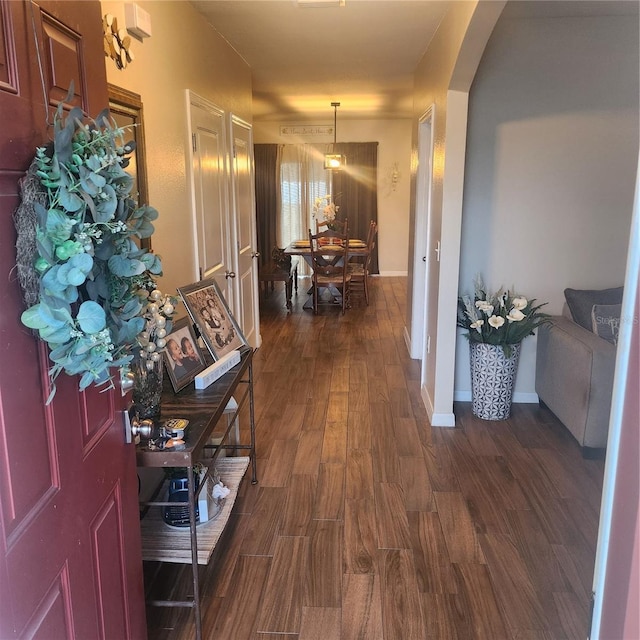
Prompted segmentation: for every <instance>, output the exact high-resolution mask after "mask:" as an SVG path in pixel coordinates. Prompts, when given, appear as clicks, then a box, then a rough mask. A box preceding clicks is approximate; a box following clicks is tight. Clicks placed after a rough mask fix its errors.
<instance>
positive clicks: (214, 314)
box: [178, 278, 248, 360]
mask: <svg viewBox="0 0 640 640" xmlns="http://www.w3.org/2000/svg"><path fill="white" fill-rule="evenodd" d="M178 293H179V294H180V296H181V297H182V300H183V301H184V306H185V307H186V308H187V311H188V312H189V315H190V316H191V319H192V320H193V321H194V322H195V324H196V326H197V327H198V331H199V332H200V336H201V337H202V339H203V340H204V343H205V344H206V345H207V349H209V352H210V353H211V357H212V358H213V359H214V360H219V359H220V358H221V357H222V356H224V355H226V354H227V353H229V352H230V351H233V350H234V349H242V347H248V345H247V341H246V340H245V337H244V336H243V335H242V331H240V327H239V326H238V324H237V322H236V321H235V318H234V317H233V316H232V315H231V311H230V310H229V307H228V306H227V302H226V300H225V299H224V296H223V295H222V292H221V291H220V287H218V284H217V282H216V281H215V280H214V279H213V278H210V279H208V280H201V281H200V282H195V283H194V284H190V285H188V286H186V287H179V288H178Z"/></svg>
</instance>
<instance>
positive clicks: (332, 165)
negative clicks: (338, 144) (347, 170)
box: [324, 153, 347, 170]
mask: <svg viewBox="0 0 640 640" xmlns="http://www.w3.org/2000/svg"><path fill="white" fill-rule="evenodd" d="M346 164H347V158H346V157H345V156H343V155H342V154H341V153H327V154H326V155H325V157H324V168H325V169H334V170H338V169H342V168H343V167H344V166H345V165H346Z"/></svg>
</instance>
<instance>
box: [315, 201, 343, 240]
mask: <svg viewBox="0 0 640 640" xmlns="http://www.w3.org/2000/svg"><path fill="white" fill-rule="evenodd" d="M338 211H340V205H337V204H336V203H335V202H334V200H333V199H332V196H331V194H327V195H325V196H318V197H317V198H316V199H315V200H314V202H313V217H314V218H315V219H316V220H317V221H319V224H326V225H327V228H328V229H332V230H334V231H335V229H336V226H335V225H336V217H337V215H338Z"/></svg>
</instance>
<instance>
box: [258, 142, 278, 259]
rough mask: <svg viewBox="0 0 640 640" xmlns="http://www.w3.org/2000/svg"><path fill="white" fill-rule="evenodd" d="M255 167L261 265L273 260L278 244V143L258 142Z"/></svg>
mask: <svg viewBox="0 0 640 640" xmlns="http://www.w3.org/2000/svg"><path fill="white" fill-rule="evenodd" d="M253 151H254V167H255V179H256V218H257V227H258V228H257V232H258V252H259V253H260V265H261V266H265V265H267V264H269V262H270V260H271V250H272V249H273V247H275V246H276V244H277V236H276V226H277V220H278V198H279V191H280V189H279V186H278V145H277V144H256V145H254V148H253Z"/></svg>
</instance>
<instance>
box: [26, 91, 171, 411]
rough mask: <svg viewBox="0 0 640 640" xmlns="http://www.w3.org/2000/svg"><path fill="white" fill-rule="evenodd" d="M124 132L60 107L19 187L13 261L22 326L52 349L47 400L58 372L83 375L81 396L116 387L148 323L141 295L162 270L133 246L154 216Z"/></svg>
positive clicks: (152, 257)
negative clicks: (139, 188) (47, 140)
mask: <svg viewBox="0 0 640 640" xmlns="http://www.w3.org/2000/svg"><path fill="white" fill-rule="evenodd" d="M70 95H71V90H70ZM68 99H70V98H68ZM124 133H125V131H124V129H122V128H119V127H117V126H116V124H115V123H114V122H113V121H112V120H111V119H110V118H109V114H108V111H106V110H105V111H103V112H102V113H101V114H100V115H99V116H98V117H97V118H96V119H95V120H87V119H85V118H84V115H83V113H82V111H81V109H79V108H74V109H72V110H71V111H70V112H69V114H68V115H67V117H66V118H64V117H63V109H62V103H61V104H60V105H59V106H58V109H57V111H56V115H55V119H54V140H53V143H52V144H50V145H47V146H46V147H40V148H38V149H36V154H35V158H34V160H33V162H32V164H31V167H30V168H29V171H28V172H27V175H26V176H25V179H24V180H23V182H22V184H21V191H22V203H21V205H20V207H19V208H18V210H17V211H16V215H15V224H16V229H17V232H18V242H17V259H16V262H17V270H18V278H19V281H20V284H21V287H22V291H23V297H24V299H25V304H26V306H27V307H28V308H27V309H26V311H24V313H23V314H22V317H21V320H22V323H23V324H24V325H25V326H27V327H29V328H31V329H33V330H34V331H36V332H37V334H38V335H39V337H40V338H41V339H42V340H44V341H45V342H47V344H48V346H49V348H50V352H49V358H50V360H51V362H52V366H51V368H50V369H49V378H50V381H51V393H50V395H49V398H48V400H47V402H50V401H51V399H52V398H53V395H54V394H55V389H56V387H55V381H56V378H57V377H58V376H59V375H60V373H62V372H63V371H64V372H65V373H67V374H69V375H76V374H78V375H79V376H80V381H79V386H80V389H81V390H82V389H85V388H86V387H88V386H89V385H90V384H92V383H95V384H98V385H102V384H106V385H108V386H113V383H112V376H113V374H114V373H116V372H117V373H121V371H122V370H125V371H126V369H127V367H128V366H129V363H130V362H131V360H132V358H133V352H134V349H135V348H136V347H137V346H138V344H139V343H138V335H139V334H140V333H141V332H142V331H144V330H145V326H146V325H147V323H148V321H149V318H148V315H147V314H148V312H149V309H150V307H149V304H148V301H147V298H148V297H149V295H150V294H151V295H153V291H155V290H156V289H157V287H156V283H155V278H154V276H156V275H161V274H162V265H161V261H160V258H159V257H158V256H157V255H154V254H152V253H149V252H148V251H146V250H145V249H142V248H140V246H139V243H138V242H137V240H139V239H140V238H147V237H150V236H151V234H152V233H153V231H154V228H153V224H152V221H153V220H154V219H156V218H157V216H158V212H157V211H156V210H155V209H154V208H153V207H150V206H148V205H143V206H137V202H136V200H135V199H134V197H132V195H131V190H132V187H133V178H132V177H131V175H130V174H128V173H127V172H126V171H125V168H126V167H127V165H128V163H129V160H128V157H127V155H128V154H129V153H131V152H132V151H133V150H134V148H135V143H134V142H125V140H124V137H123V136H124ZM165 308H166V307H165ZM168 315H169V314H167V316H168ZM165 322H166V318H165ZM156 345H157V343H156Z"/></svg>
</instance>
